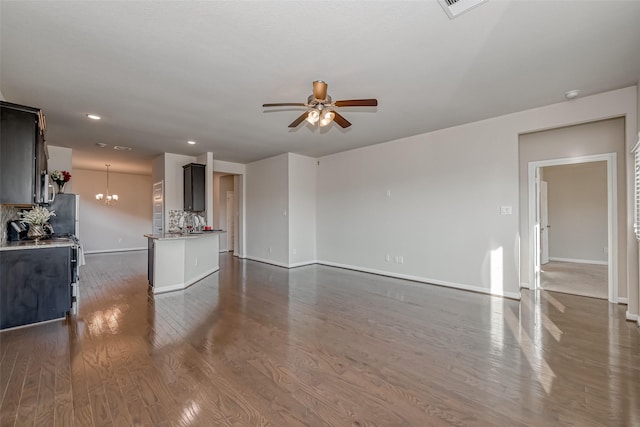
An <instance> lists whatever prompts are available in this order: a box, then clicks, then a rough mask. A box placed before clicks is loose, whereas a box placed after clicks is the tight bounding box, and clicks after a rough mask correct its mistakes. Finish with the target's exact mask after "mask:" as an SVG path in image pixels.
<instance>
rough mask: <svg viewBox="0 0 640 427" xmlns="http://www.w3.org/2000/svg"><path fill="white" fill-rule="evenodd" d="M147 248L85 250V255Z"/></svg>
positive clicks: (145, 248)
mask: <svg viewBox="0 0 640 427" xmlns="http://www.w3.org/2000/svg"><path fill="white" fill-rule="evenodd" d="M147 249H149V248H147V247H146V246H145V247H142V248H122V249H98V250H96V251H84V253H85V255H91V254H106V253H111V252H133V251H146V250H147Z"/></svg>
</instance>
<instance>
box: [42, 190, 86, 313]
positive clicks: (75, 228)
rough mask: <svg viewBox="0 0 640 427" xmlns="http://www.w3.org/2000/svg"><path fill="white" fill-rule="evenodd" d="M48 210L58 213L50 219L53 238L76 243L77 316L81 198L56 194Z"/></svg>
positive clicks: (73, 261)
mask: <svg viewBox="0 0 640 427" xmlns="http://www.w3.org/2000/svg"><path fill="white" fill-rule="evenodd" d="M47 209H49V210H54V211H55V213H56V215H55V216H52V217H51V218H50V219H49V224H51V226H52V228H53V232H52V233H53V234H52V237H53V238H57V237H66V238H70V239H72V240H73V241H74V243H75V245H74V246H73V247H72V248H71V277H72V283H71V302H72V304H71V314H77V312H78V302H79V292H78V282H79V268H80V265H82V264H83V262H82V259H83V254H82V245H81V244H80V241H79V240H78V239H79V237H80V229H79V225H78V224H79V222H78V218H79V212H80V211H79V210H80V196H78V195H77V194H71V193H63V194H56V196H55V199H53V201H51V202H50V203H49V204H48V206H47Z"/></svg>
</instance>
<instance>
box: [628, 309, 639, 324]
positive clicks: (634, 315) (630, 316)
mask: <svg viewBox="0 0 640 427" xmlns="http://www.w3.org/2000/svg"><path fill="white" fill-rule="evenodd" d="M626 318H627V320H631V321H632V322H633V321H636V322H640V317H638V315H637V314H631V313H629V312H628V311H627V312H626Z"/></svg>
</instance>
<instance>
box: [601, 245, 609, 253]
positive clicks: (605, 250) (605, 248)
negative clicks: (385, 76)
mask: <svg viewBox="0 0 640 427" xmlns="http://www.w3.org/2000/svg"><path fill="white" fill-rule="evenodd" d="M602 252H604V253H605V254H608V253H609V248H608V247H606V246H605V247H604V248H602Z"/></svg>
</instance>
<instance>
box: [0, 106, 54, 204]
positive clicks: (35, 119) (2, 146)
mask: <svg viewBox="0 0 640 427" xmlns="http://www.w3.org/2000/svg"><path fill="white" fill-rule="evenodd" d="M0 120H1V122H0V204H15V205H29V204H33V203H40V202H42V201H43V193H44V192H45V191H46V190H47V189H46V188H44V186H45V184H44V183H45V182H46V180H45V179H44V178H45V174H46V170H47V155H46V146H45V141H44V116H43V115H42V113H41V112H40V110H38V109H37V108H32V107H26V106H23V105H17V104H11V103H8V102H0Z"/></svg>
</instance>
